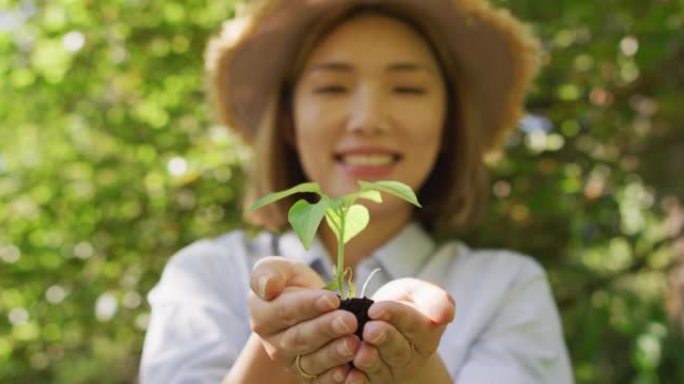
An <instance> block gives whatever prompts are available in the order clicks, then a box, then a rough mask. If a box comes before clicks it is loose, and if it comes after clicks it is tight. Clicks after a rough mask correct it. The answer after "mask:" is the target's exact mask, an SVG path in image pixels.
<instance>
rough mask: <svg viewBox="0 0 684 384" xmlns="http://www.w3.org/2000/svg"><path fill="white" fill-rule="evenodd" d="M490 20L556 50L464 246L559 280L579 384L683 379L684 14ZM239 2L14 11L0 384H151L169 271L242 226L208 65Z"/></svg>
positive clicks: (60, 5)
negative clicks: (153, 322) (517, 257)
mask: <svg viewBox="0 0 684 384" xmlns="http://www.w3.org/2000/svg"><path fill="white" fill-rule="evenodd" d="M496 3H498V4H501V5H504V6H506V7H510V8H511V9H512V12H513V13H514V14H516V15H518V16H520V17H522V18H523V19H525V20H527V21H529V22H530V23H531V26H532V28H533V29H534V30H535V32H536V33H538V34H539V35H540V36H541V38H542V39H543V42H544V46H545V49H546V52H547V53H548V55H547V57H546V63H545V66H544V70H543V73H542V76H541V77H540V78H539V79H538V81H537V83H536V88H535V89H534V92H533V94H532V96H531V97H530V100H529V101H530V103H529V106H530V112H531V114H530V116H528V118H526V119H525V120H524V121H523V122H522V124H521V129H520V130H519V131H517V132H516V133H515V134H514V135H513V136H512V137H511V139H510V140H509V142H508V145H507V148H506V152H505V153H504V154H502V155H501V156H497V157H493V158H491V159H489V160H490V162H491V163H492V172H493V177H492V182H493V183H492V194H491V205H490V207H489V209H488V210H487V212H486V214H485V215H484V218H483V222H482V224H481V225H480V226H478V227H477V228H474V229H473V230H471V231H469V232H467V233H462V234H459V236H462V237H464V238H465V239H466V240H467V241H468V242H470V243H472V244H473V245H478V246H488V247H492V246H503V247H508V248H513V249H516V250H519V251H522V252H525V253H528V254H531V255H534V256H536V257H537V258H538V259H539V260H541V261H542V262H543V263H544V264H545V265H546V267H547V269H548V271H549V276H550V279H551V281H552V284H553V287H554V291H555V294H556V296H557V298H558V300H559V304H560V307H561V310H562V315H563V320H564V324H565V330H566V333H567V339H568V343H569V347H570V350H571V354H572V357H573V362H574V364H575V373H576V375H577V380H578V382H580V383H614V382H620V383H622V382H639V383H656V382H662V383H675V382H684V368H683V367H682V365H681V363H680V362H681V361H684V347H682V345H683V344H682V342H683V341H684V340H683V339H682V337H681V333H680V332H679V331H678V330H677V328H676V327H673V326H671V325H670V323H668V321H667V318H666V312H665V305H664V302H665V298H666V296H668V281H670V285H669V286H670V287H671V288H670V295H669V300H670V301H669V306H668V307H669V308H670V310H671V312H672V313H673V316H672V317H673V318H674V319H679V323H680V324H681V319H682V318H683V317H684V316H683V314H682V308H683V307H684V304H683V303H684V297H681V296H678V295H677V292H684V287H683V285H684V283H682V281H683V280H684V279H682V278H681V277H680V276H682V273H681V272H678V273H675V272H672V274H671V277H670V278H669V280H668V275H669V274H670V271H671V270H676V269H675V268H674V267H675V266H676V265H677V262H678V260H682V259H684V235H683V232H682V228H683V227H684V209H683V208H682V200H683V196H684V177H682V174H683V172H682V171H683V170H684V130H683V129H682V128H681V126H680V125H678V122H680V121H684V110H683V109H682V108H681V105H684V94H683V93H682V92H681V89H684V84H683V83H684V67H683V66H682V65H681V63H682V62H683V61H684V36H682V34H681V30H682V25H683V24H684V2H682V1H681V0H648V1H644V0H641V1H636V0H628V1H625V0H620V1H618V0H605V1H603V2H601V3H600V5H599V4H598V3H596V2H592V1H563V0H561V1H555V2H539V1H533V0H497V1H496ZM235 6H236V1H215V0H203V1H198V2H192V3H187V2H181V1H164V2H146V1H140V0H112V1H108V2H95V1H85V0H83V1H75V0H56V1H37V0H23V1H12V0H0V228H2V229H1V230H0V382H3V383H4V382H11V383H47V382H50V383H66V382H69V383H73V382H76V383H86V382H100V383H102V382H104V383H108V382H112V383H120V382H133V381H135V380H136V371H137V365H138V359H139V354H140V350H141V345H142V337H143V335H144V330H145V327H146V324H147V319H148V313H149V308H148V307H147V305H146V302H145V294H146V293H147V292H148V291H149V289H150V288H151V287H152V285H153V284H154V283H155V282H156V281H157V280H158V278H159V274H160V272H161V270H162V268H163V266H164V264H165V262H166V260H167V259H168V257H169V256H170V255H171V254H172V253H173V252H175V251H176V250H178V249H179V248H180V247H182V246H183V245H185V244H188V243H190V242H192V241H194V240H196V239H199V238H201V237H207V236H214V235H218V234H220V233H222V232H225V231H227V230H230V229H232V228H235V227H237V226H239V225H240V207H239V205H238V202H239V197H240V196H239V195H240V189H241V185H242V181H243V173H242V164H244V163H245V161H246V159H248V156H249V154H248V153H247V151H246V150H245V148H244V146H242V145H241V144H240V143H239V141H238V140H236V138H234V137H233V136H231V135H230V134H229V133H228V132H227V131H226V130H225V129H224V128H223V127H219V126H216V125H215V124H214V123H213V121H214V120H213V119H212V116H211V112H210V110H209V108H208V105H207V103H206V102H205V92H204V77H203V63H202V52H203V49H204V46H205V43H206V40H207V38H208V36H209V35H210V34H213V33H215V32H216V31H217V29H218V27H219V25H220V23H221V21H222V20H224V19H226V18H227V17H229V16H230V15H231V14H232V12H233V10H234V8H235ZM599 8H600V9H599ZM103 371H106V372H107V375H102V372H103Z"/></svg>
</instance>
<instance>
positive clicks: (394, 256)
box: [372, 222, 435, 280]
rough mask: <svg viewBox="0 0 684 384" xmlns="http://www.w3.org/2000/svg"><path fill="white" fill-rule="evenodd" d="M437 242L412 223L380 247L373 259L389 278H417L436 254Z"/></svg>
mask: <svg viewBox="0 0 684 384" xmlns="http://www.w3.org/2000/svg"><path fill="white" fill-rule="evenodd" d="M434 248H435V241H434V240H433V239H432V237H430V235H429V234H428V233H427V232H426V231H425V230H424V229H423V227H422V226H421V225H420V224H418V223H416V222H411V223H409V224H408V225H406V226H405V227H404V228H403V229H402V230H401V231H399V233H398V234H397V235H395V236H394V237H393V238H391V239H390V240H389V241H388V242H387V243H385V245H383V246H382V247H380V248H379V249H378V250H377V251H376V252H375V253H374V254H373V255H372V257H373V258H374V259H376V260H377V262H378V263H379V264H380V267H381V268H382V269H383V270H384V271H386V272H387V274H388V275H389V277H390V278H391V279H392V280H394V279H399V278H402V277H409V276H417V275H418V274H419V272H420V271H421V269H422V268H423V266H424V265H425V263H426V262H427V259H428V258H429V257H430V255H431V254H432V253H433V252H434Z"/></svg>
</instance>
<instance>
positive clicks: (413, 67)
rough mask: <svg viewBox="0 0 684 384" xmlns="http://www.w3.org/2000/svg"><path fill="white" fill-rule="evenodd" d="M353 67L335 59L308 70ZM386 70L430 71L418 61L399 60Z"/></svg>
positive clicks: (348, 69)
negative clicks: (403, 61)
mask: <svg viewBox="0 0 684 384" xmlns="http://www.w3.org/2000/svg"><path fill="white" fill-rule="evenodd" d="M353 70H354V68H353V67H352V66H351V65H350V64H347V63H343V62H336V61H331V62H323V63H320V64H316V65H314V66H313V67H312V68H311V69H310V70H309V71H310V72H317V71H335V72H352V71H353ZM386 70H387V71H388V72H414V71H418V72H423V71H424V72H431V71H430V70H429V69H428V68H426V67H425V66H424V65H421V64H418V63H413V62H405V63H402V62H399V63H393V64H390V65H389V66H387V69H386Z"/></svg>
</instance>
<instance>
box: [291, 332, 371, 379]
mask: <svg viewBox="0 0 684 384" xmlns="http://www.w3.org/2000/svg"><path fill="white" fill-rule="evenodd" d="M360 344H361V342H360V341H359V339H358V338H357V337H356V336H347V337H342V338H339V339H336V340H333V341H332V342H330V343H328V344H327V345H325V346H324V347H323V348H321V349H319V350H318V351H316V352H314V353H310V354H308V355H304V356H302V357H300V359H299V364H300V366H301V367H302V369H303V370H304V371H305V372H309V373H311V374H312V375H316V376H318V375H323V373H325V372H327V371H330V370H332V369H333V368H335V367H337V366H341V365H345V366H346V363H349V362H351V361H352V359H353V358H354V354H355V353H356V350H357V349H358V348H359V345H360ZM346 376H347V374H346V372H345V374H344V376H342V379H343V380H344V378H345V377H346ZM338 382H339V380H338Z"/></svg>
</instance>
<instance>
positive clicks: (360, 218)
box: [248, 181, 421, 336]
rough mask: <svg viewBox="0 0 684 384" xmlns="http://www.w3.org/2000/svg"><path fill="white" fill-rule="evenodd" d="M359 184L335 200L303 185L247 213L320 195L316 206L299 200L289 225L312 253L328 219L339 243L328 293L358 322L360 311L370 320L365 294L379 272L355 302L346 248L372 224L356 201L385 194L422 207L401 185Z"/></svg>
mask: <svg viewBox="0 0 684 384" xmlns="http://www.w3.org/2000/svg"><path fill="white" fill-rule="evenodd" d="M358 184H359V189H358V191H356V192H353V193H349V194H347V195H344V196H341V197H339V198H337V199H334V198H332V197H330V196H328V195H326V194H325V193H323V192H322V191H321V188H320V186H319V185H318V183H315V182H308V183H302V184H299V185H296V186H294V187H292V188H290V189H286V190H284V191H280V192H274V193H270V194H268V195H266V196H264V197H262V198H261V199H259V200H258V201H257V202H256V203H254V205H252V206H251V207H250V208H249V210H248V211H250V212H251V211H254V210H256V209H259V208H261V207H263V206H265V205H268V204H271V203H274V202H276V201H278V200H281V199H283V198H286V197H288V196H291V195H294V194H296V193H315V194H317V195H318V196H319V200H318V202H316V203H313V204H312V203H309V202H308V201H306V200H304V199H300V200H298V201H297V202H296V203H294V204H293V205H292V207H290V210H289V212H288V221H289V222H290V225H292V228H293V229H294V231H295V233H296V234H297V236H298V237H299V240H300V241H301V242H302V244H303V245H304V248H306V249H309V248H310V247H311V243H312V242H313V239H314V237H315V236H316V233H317V232H318V227H319V226H320V224H321V222H322V221H323V218H325V220H326V222H327V223H328V226H329V227H330V229H331V230H332V231H333V233H334V234H335V237H336V239H337V266H336V267H334V268H333V278H332V280H331V281H330V282H329V283H328V284H327V285H326V286H325V289H328V290H331V291H337V292H338V294H339V296H340V299H341V300H342V305H341V307H342V308H343V309H347V310H350V311H351V312H354V313H355V314H356V316H357V318H359V315H360V314H359V311H362V312H363V313H362V317H364V316H365V317H366V319H367V315H366V311H367V309H368V307H370V304H372V300H370V299H368V298H365V297H364V294H365V290H366V286H367V285H368V281H369V280H370V278H371V277H372V276H373V274H375V272H377V270H376V271H373V273H371V275H370V276H369V277H368V279H367V280H366V282H365V283H364V287H363V290H362V294H361V296H362V298H361V299H355V297H356V287H355V286H354V282H353V277H352V270H351V268H346V269H345V268H344V245H345V244H347V243H348V242H349V241H350V240H351V239H353V238H354V237H355V236H357V235H358V234H359V233H361V231H363V230H364V229H365V228H366V226H367V225H368V222H369V220H370V215H369V213H368V208H366V207H365V206H363V205H361V204H358V203H357V202H356V201H357V200H358V199H365V200H370V201H373V202H376V203H382V195H381V192H385V193H389V194H391V195H394V196H397V197H399V198H401V199H403V200H405V201H407V202H409V203H411V204H413V205H415V206H417V207H420V206H421V205H420V203H418V198H417V197H416V195H415V193H414V192H413V190H411V187H409V186H408V185H406V184H403V183H401V182H399V181H376V182H366V181H359V182H358ZM355 300H356V301H355ZM358 301H360V302H358ZM353 307H361V308H356V309H357V310H352V309H354V308H353ZM364 323H365V321H363V320H362V319H361V318H359V327H358V330H357V334H359V336H360V332H361V330H362V329H363V324H364Z"/></svg>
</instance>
